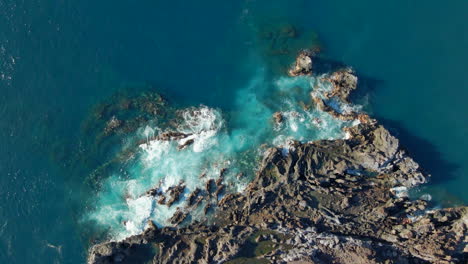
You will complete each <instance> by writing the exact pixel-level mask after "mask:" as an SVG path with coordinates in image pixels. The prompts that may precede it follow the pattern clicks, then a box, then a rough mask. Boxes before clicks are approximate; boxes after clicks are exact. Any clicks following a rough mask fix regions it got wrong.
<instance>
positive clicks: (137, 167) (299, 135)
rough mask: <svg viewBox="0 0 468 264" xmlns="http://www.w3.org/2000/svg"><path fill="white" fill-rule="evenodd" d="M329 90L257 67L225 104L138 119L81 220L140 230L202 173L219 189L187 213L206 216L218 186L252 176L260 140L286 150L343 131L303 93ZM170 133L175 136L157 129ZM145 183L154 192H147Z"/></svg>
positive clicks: (201, 185)
mask: <svg viewBox="0 0 468 264" xmlns="http://www.w3.org/2000/svg"><path fill="white" fill-rule="evenodd" d="M330 90H331V84H330V83H329V82H328V81H325V80H324V79H323V78H322V76H318V77H315V76H301V77H281V78H279V79H276V80H273V81H271V80H268V79H267V78H266V77H265V72H264V71H263V70H262V69H261V70H258V71H257V72H256V74H255V76H254V77H253V78H252V79H251V81H250V82H249V83H248V84H247V85H246V87H244V88H243V89H240V90H238V91H237V93H236V97H235V98H234V105H235V107H234V109H231V110H230V111H226V112H224V113H223V112H222V111H221V110H220V109H214V108H211V107H207V106H203V105H201V106H198V107H188V108H182V109H178V110H175V111H174V113H173V114H170V115H169V116H171V119H170V120H168V121H167V123H166V125H164V126H158V122H155V121H154V120H153V121H152V122H150V121H149V122H147V124H141V127H140V129H137V130H136V132H135V133H134V134H131V135H128V137H131V138H140V139H143V140H142V141H141V140H140V141H138V140H129V142H135V141H138V142H140V144H138V145H137V147H136V148H135V149H134V151H133V155H132V158H131V159H128V160H126V161H125V162H123V163H122V164H121V166H120V169H119V170H118V171H113V172H112V173H111V175H110V176H109V177H107V178H105V179H103V181H104V182H103V184H102V186H101V188H100V190H99V191H98V193H97V195H96V197H95V203H94V208H95V209H94V210H92V212H91V213H90V214H89V215H88V216H87V219H88V220H92V221H93V222H94V223H96V224H97V225H98V226H101V227H103V228H105V229H106V230H109V233H110V235H111V236H112V237H113V239H116V240H119V239H123V238H125V237H128V236H130V235H134V234H138V233H140V232H142V231H143V230H144V229H145V227H146V224H147V221H148V220H152V221H153V222H155V223H156V224H157V225H159V226H166V225H171V221H170V219H171V217H172V216H173V215H174V213H176V212H177V210H188V209H184V208H187V204H188V201H187V198H188V197H189V196H190V194H191V193H193V192H194V191H195V190H205V187H206V183H207V182H208V181H209V180H213V181H217V182H222V184H223V186H225V189H223V190H225V191H224V192H220V193H217V194H216V196H217V197H214V198H213V197H212V198H210V199H204V200H203V201H202V202H201V203H200V204H199V205H198V206H197V207H195V208H192V209H190V210H193V213H192V214H191V219H190V220H194V219H199V220H201V219H202V218H206V217H208V218H209V215H205V214H204V213H203V210H202V208H207V207H210V206H216V201H217V200H219V199H221V198H222V197H223V195H224V193H229V192H240V191H242V190H243V189H244V188H245V187H246V186H247V184H248V183H249V181H250V180H251V179H252V178H253V175H254V173H255V169H256V164H258V160H259V159H260V158H261V156H262V154H263V149H264V148H263V147H261V146H264V145H265V144H266V146H276V147H279V148H282V149H283V151H284V152H288V151H289V148H290V147H291V146H292V142H293V141H295V140H297V141H302V142H306V141H312V140H318V139H335V138H344V137H345V133H344V132H343V130H342V129H343V128H344V127H345V126H349V125H351V122H346V121H341V120H339V119H336V118H334V117H333V116H331V115H330V114H328V113H326V112H323V111H320V110H319V109H317V108H315V107H314V105H313V104H312V101H311V99H310V93H311V92H313V93H317V94H319V95H320V94H323V93H325V92H328V91H330ZM275 113H278V115H281V120H280V121H278V120H277V121H275V120H274V119H273V115H274V114H275ZM156 118H157V117H156V116H155V119H156ZM171 133H173V134H174V135H177V137H173V138H169V137H164V136H163V135H170V134H171ZM175 186H183V192H182V193H181V194H180V197H179V199H177V200H176V201H175V202H174V203H173V204H171V205H170V206H168V204H165V203H164V202H163V200H164V199H162V198H161V197H162V196H164V198H165V199H169V197H168V195H167V193H168V192H170V190H171V189H173V188H174V187H175ZM149 190H154V193H157V194H158V195H159V196H158V195H156V196H153V195H149V194H148V191H149ZM166 201H167V200H166ZM178 208H179V209H178ZM190 220H187V221H190Z"/></svg>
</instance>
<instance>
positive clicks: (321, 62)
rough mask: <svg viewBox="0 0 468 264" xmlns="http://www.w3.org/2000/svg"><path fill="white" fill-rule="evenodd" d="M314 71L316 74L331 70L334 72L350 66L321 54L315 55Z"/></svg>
mask: <svg viewBox="0 0 468 264" xmlns="http://www.w3.org/2000/svg"><path fill="white" fill-rule="evenodd" d="M312 61H313V69H312V70H313V72H314V74H317V75H320V74H326V73H330V72H334V71H337V70H340V69H343V68H348V67H349V66H348V65H346V64H344V63H342V62H340V61H337V60H332V59H329V58H325V57H321V56H313V58H312Z"/></svg>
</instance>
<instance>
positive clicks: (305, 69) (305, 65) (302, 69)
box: [289, 50, 312, 76]
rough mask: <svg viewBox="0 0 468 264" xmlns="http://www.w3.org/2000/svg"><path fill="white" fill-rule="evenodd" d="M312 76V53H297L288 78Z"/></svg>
mask: <svg viewBox="0 0 468 264" xmlns="http://www.w3.org/2000/svg"><path fill="white" fill-rule="evenodd" d="M309 74H312V52H311V51H307V50H304V51H302V52H300V53H299V55H298V56H297V58H296V62H295V63H294V66H293V67H292V68H291V69H290V70H289V75H290V76H299V75H309Z"/></svg>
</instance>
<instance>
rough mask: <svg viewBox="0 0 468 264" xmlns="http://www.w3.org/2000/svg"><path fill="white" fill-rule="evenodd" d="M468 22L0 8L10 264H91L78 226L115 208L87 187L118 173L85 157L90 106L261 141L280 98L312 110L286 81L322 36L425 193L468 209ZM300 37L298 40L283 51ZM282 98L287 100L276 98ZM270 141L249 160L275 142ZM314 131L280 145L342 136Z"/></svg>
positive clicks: (304, 9)
mask: <svg viewBox="0 0 468 264" xmlns="http://www.w3.org/2000/svg"><path fill="white" fill-rule="evenodd" d="M467 8H468V3H467V2H466V1H462V0H460V1H450V3H444V4H443V5H441V3H440V2H438V1H424V3H417V2H414V1H412V2H408V1H399V3H397V2H396V1H394V2H389V3H377V2H375V1H361V2H359V3H356V2H349V1H299V0H297V1H288V2H287V3H286V1H237V2H233V3H229V2H220V1H205V2H204V3H203V4H200V3H199V2H197V3H195V2H193V3H186V1H171V3H166V2H162V1H158V2H156V1H140V2H138V3H134V2H129V1H99V2H98V3H96V1H73V2H70V1H67V2H60V3H59V4H58V3H57V2H52V1H44V0H36V1H11V0H10V1H9V0H0V91H1V93H0V114H1V117H2V118H1V119H0V173H1V176H0V186H1V187H2V188H1V189H0V203H1V205H2V206H1V207H0V261H1V262H2V263H28V262H31V263H38V262H40V263H81V262H83V260H84V258H85V256H86V248H87V246H88V245H89V243H90V242H91V241H90V240H92V239H94V238H96V235H94V234H95V233H96V230H95V229H96V226H94V225H89V224H84V223H86V221H83V219H85V218H87V217H89V216H91V215H93V213H94V212H96V210H95V209H96V205H97V204H98V203H99V201H102V200H100V199H99V197H103V195H104V196H105V194H106V192H105V191H103V190H104V189H102V188H101V189H99V190H100V191H99V192H98V191H97V189H94V188H93V187H90V186H89V185H88V184H87V183H86V182H87V181H86V179H88V177H89V174H91V173H92V172H93V171H94V170H95V169H96V168H97V167H99V166H100V165H102V163H103V162H104V161H105V160H106V159H107V158H109V157H106V156H105V155H103V156H101V159H102V160H100V159H99V158H96V157H99V155H97V153H93V154H90V149H88V140H89V139H88V138H87V137H85V136H84V135H83V133H82V131H83V130H82V124H83V122H84V120H86V119H87V118H88V116H89V115H90V113H91V112H92V109H93V106H94V105H96V104H98V103H100V102H102V101H103V100H107V99H108V98H109V97H110V96H111V95H113V94H114V93H115V92H117V91H119V90H122V89H123V88H127V89H133V90H136V89H138V90H145V89H146V90H147V89H151V90H155V91H158V92H161V93H162V94H164V95H166V96H167V97H168V99H169V101H170V102H172V103H174V104H177V105H180V107H187V106H190V105H193V106H199V105H200V104H203V105H205V106H206V107H208V108H209V109H215V110H216V111H219V115H220V118H221V119H222V120H223V124H224V128H222V129H221V130H220V132H222V133H220V134H218V136H217V137H221V138H220V139H219V140H223V139H222V138H223V133H224V134H226V135H227V136H226V140H227V141H229V142H231V143H232V142H235V143H237V141H236V139H235V137H234V136H235V135H236V133H235V132H236V131H237V132H238V135H251V134H254V132H257V131H260V132H262V130H261V129H265V128H268V126H267V125H263V123H262V122H259V121H258V120H264V119H265V118H266V117H267V116H270V115H271V114H272V113H273V112H274V111H277V110H278V109H280V110H283V109H286V108H288V107H293V106H291V104H287V103H285V102H284V100H279V99H278V98H280V97H281V98H288V97H292V98H293V99H294V101H298V100H299V99H300V98H301V97H302V96H304V95H302V93H304V90H301V89H306V88H307V85H308V82H307V81H306V82H305V83H302V84H295V85H294V87H296V86H297V87H300V88H301V89H299V90H298V91H295V92H294V93H291V92H289V91H290V90H291V88H288V87H289V86H288V83H287V81H284V79H283V83H281V79H280V77H279V73H280V72H281V71H282V70H283V68H284V67H285V65H287V64H288V63H290V61H291V59H292V57H293V56H294V54H293V53H294V52H295V50H296V49H298V48H300V47H302V46H304V45H311V43H312V44H316V43H317V36H318V39H319V41H320V43H321V46H322V50H323V57H324V59H326V60H328V61H330V64H331V65H334V64H340V63H343V64H347V65H351V66H353V67H354V68H355V70H356V71H357V72H358V74H359V77H360V84H361V87H360V89H361V91H362V93H361V94H360V95H361V96H362V97H361V98H363V99H362V100H360V101H359V103H360V104H361V105H363V106H364V107H365V108H366V109H367V110H368V111H369V112H371V113H372V114H373V115H374V116H376V117H377V118H378V119H379V120H381V121H382V122H383V123H384V124H385V125H386V126H387V127H388V128H389V129H390V130H391V131H392V132H393V133H394V134H396V135H398V137H399V138H400V139H401V140H402V141H403V143H404V144H405V146H406V147H407V148H408V149H409V151H410V152H411V153H413V155H414V156H415V158H416V160H417V161H418V162H420V163H421V165H422V166H423V167H424V168H426V169H427V171H428V172H429V173H431V174H433V181H432V184H431V185H430V187H429V188H428V190H424V192H425V191H429V192H430V193H431V194H432V195H433V196H434V197H436V198H437V199H439V200H440V201H441V203H443V205H451V204H457V203H458V204H460V203H465V204H466V202H467V201H468V196H467V195H466V192H465V189H466V188H464V187H465V186H467V184H468V177H467V174H468V160H467V157H468V155H467V151H466V149H467V147H468V146H467V140H466V139H465V135H467V134H468V123H467V122H468V120H467V118H466V107H465V104H464V102H463V101H464V100H465V98H466V97H467V96H468V89H467V86H468V83H467V82H468V81H467V80H466V78H464V70H465V69H466V61H468V51H467V50H466V48H465V47H467V44H468V36H467V33H466V32H468V23H467V22H468V21H467V18H466V15H465V10H468V9H467ZM291 26H294V27H295V28H296V29H297V38H292V39H291V38H288V37H284V36H285V34H286V36H287V35H288V34H289V33H288V32H290V30H288V29H290V28H291ZM282 30H283V31H282ZM265 32H267V33H268V32H270V34H271V35H272V36H273V37H270V38H267V37H265ZM315 33H316V34H315ZM287 52H289V53H287ZM284 82H286V83H284ZM147 87H151V88H147ZM281 88H284V89H286V91H287V92H286V93H285V94H286V95H285V94H281V93H279V94H278V93H270V91H272V90H273V91H278V92H279V91H280V90H281ZM254 99H258V101H259V102H256V101H255V100H254ZM288 109H289V108H288ZM227 124H228V125H229V127H227V126H226V125H227ZM337 125H338V124H337ZM223 129H224V130H223ZM268 131H269V130H266V131H264V134H262V133H259V134H260V135H258V136H257V135H255V136H253V138H254V139H255V140H253V141H251V142H249V143H250V144H252V145H251V146H255V145H256V144H257V142H259V141H270V142H273V139H274V138H275V135H271V134H270V133H269V132H268ZM306 131H309V130H301V128H300V127H299V132H298V133H297V134H295V133H294V131H286V132H285V133H286V134H288V135H293V136H295V137H301V136H302V137H304V138H303V139H304V140H310V139H314V137H316V138H326V137H337V136H339V135H336V134H333V133H332V132H333V131H334V130H332V131H327V132H328V133H330V134H328V133H325V134H322V135H320V136H318V134H317V133H315V132H317V131H321V130H313V131H314V132H311V133H310V134H307V132H306ZM233 135H234V136H233ZM233 138H234V139H233ZM270 142H267V143H270ZM272 144H273V143H272ZM249 147H250V146H249V145H247V146H245V148H246V149H249ZM213 151H219V150H217V149H216V147H215V149H213ZM102 152H104V154H106V153H107V152H105V151H102ZM111 152H112V151H109V153H107V154H110V153H111ZM230 153H231V152H230ZM232 153H234V154H235V153H236V151H234V152H232ZM190 157H193V155H190ZM131 168H135V171H134V175H139V169H140V167H138V166H136V167H131ZM108 177H112V176H108ZM103 184H104V185H105V181H103ZM112 190H114V189H112ZM83 201H86V203H85V202H83ZM93 201H94V202H95V203H93ZM98 208H99V207H98ZM90 234H93V235H90Z"/></svg>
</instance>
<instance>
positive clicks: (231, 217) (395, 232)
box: [89, 123, 468, 263]
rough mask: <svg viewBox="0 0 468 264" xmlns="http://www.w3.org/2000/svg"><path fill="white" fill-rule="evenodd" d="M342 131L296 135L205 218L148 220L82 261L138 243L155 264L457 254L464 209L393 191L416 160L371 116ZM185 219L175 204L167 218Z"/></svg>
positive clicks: (412, 179) (451, 259) (119, 256)
mask: <svg viewBox="0 0 468 264" xmlns="http://www.w3.org/2000/svg"><path fill="white" fill-rule="evenodd" d="M348 131H349V133H350V137H349V139H346V140H331V141H329V140H321V141H316V142H312V143H307V144H301V143H298V142H296V143H295V144H294V148H293V149H291V150H290V151H289V153H288V154H287V155H284V152H282V151H281V149H277V148H271V149H269V150H268V151H267V153H266V154H265V157H264V159H263V161H262V163H261V168H260V170H259V172H258V174H257V176H256V178H255V179H254V181H253V182H252V183H251V184H250V185H249V186H248V188H247V190H246V191H245V192H244V193H242V194H228V195H226V196H225V197H224V198H223V199H222V200H221V201H220V202H219V204H218V208H217V210H216V212H215V215H214V216H213V219H214V220H213V222H212V223H208V222H203V223H193V224H190V225H188V226H186V227H179V228H164V229H157V228H156V227H154V226H153V225H151V226H150V228H149V229H148V230H147V231H146V232H145V233H144V234H141V235H139V236H136V237H131V238H129V239H126V240H124V241H121V242H110V243H104V244H100V245H96V246H94V247H93V248H92V250H91V252H90V257H89V263H119V262H118V261H120V263H125V259H126V258H127V257H129V256H133V254H138V253H137V251H138V250H140V248H141V247H142V246H143V245H151V247H154V250H155V251H154V252H156V253H155V255H154V256H153V260H154V261H155V262H156V263H173V262H177V263H193V262H197V263H221V262H225V261H229V260H238V261H242V260H244V261H245V260H256V261H260V260H261V261H265V263H267V262H272V263H286V262H290V261H305V262H306V263H383V262H384V261H387V262H386V263H426V262H432V263H457V262H459V263H462V261H466V260H467V250H468V248H466V243H467V242H468V241H467V238H466V233H467V223H468V209H467V208H466V207H461V208H454V209H442V210H433V211H430V210H429V211H428V208H427V206H428V205H427V202H426V201H423V200H416V201H411V200H409V199H408V198H407V197H405V196H404V195H403V196H402V195H397V193H396V191H395V190H398V188H400V189H401V188H409V187H412V186H415V185H418V184H421V183H423V182H425V181H426V176H424V174H423V173H422V172H421V171H420V169H419V166H418V164H417V163H416V162H414V161H413V160H412V159H411V158H410V157H409V156H408V154H407V153H406V152H405V151H404V150H402V149H401V148H400V146H399V142H398V139H396V138H395V137H393V136H392V135H391V134H390V133H389V132H388V131H387V130H386V129H385V128H384V127H382V126H381V125H378V124H377V123H371V124H369V123H368V124H360V125H357V126H355V127H352V128H350V129H349V130H348ZM208 185H210V186H207V189H210V190H213V189H215V188H216V184H215V183H214V182H213V181H210V182H209V184H208ZM395 188H397V189H395ZM198 192H199V191H198ZM195 196H196V194H195ZM186 217H187V214H186V213H184V212H182V211H178V212H177V213H176V214H175V215H174V217H173V220H172V221H174V223H180V222H182V221H183V220H184V219H185V218H186ZM166 238H170V239H166ZM156 249H158V250H156ZM133 251H135V252H133ZM103 260H105V261H103ZM117 260H118V261H117ZM106 261H108V262H106ZM109 261H110V262H109ZM232 263H235V262H232Z"/></svg>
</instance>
